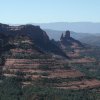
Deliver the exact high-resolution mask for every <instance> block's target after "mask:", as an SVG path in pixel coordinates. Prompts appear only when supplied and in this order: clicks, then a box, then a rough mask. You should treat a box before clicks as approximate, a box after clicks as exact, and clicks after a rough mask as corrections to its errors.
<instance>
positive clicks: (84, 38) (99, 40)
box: [44, 29, 100, 46]
mask: <svg viewBox="0 0 100 100" xmlns="http://www.w3.org/2000/svg"><path fill="white" fill-rule="evenodd" d="M44 30H45V31H46V33H47V34H48V36H49V37H50V39H54V40H56V41H57V40H59V39H60V36H61V34H62V33H64V31H57V30H51V29H44ZM71 37H73V38H75V39H77V40H79V41H80V42H83V43H86V44H89V45H93V46H100V34H99V33H98V34H89V33H76V32H73V31H71Z"/></svg>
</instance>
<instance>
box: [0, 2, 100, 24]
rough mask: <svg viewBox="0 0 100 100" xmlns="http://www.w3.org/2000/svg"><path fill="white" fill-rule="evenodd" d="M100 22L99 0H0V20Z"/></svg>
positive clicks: (13, 22)
mask: <svg viewBox="0 0 100 100" xmlns="http://www.w3.org/2000/svg"><path fill="white" fill-rule="evenodd" d="M80 21H81V22H84V21H90V22H100V0H0V22H1V23H8V24H25V23H48V22H80Z"/></svg>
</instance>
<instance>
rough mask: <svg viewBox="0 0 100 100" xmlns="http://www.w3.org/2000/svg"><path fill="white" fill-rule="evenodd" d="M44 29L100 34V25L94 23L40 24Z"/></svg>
mask: <svg viewBox="0 0 100 100" xmlns="http://www.w3.org/2000/svg"><path fill="white" fill-rule="evenodd" d="M36 25H40V26H41V28H42V29H52V30H59V31H66V30H70V31H74V32H78V33H79V32H82V33H100V23H93V22H55V23H38V24H36Z"/></svg>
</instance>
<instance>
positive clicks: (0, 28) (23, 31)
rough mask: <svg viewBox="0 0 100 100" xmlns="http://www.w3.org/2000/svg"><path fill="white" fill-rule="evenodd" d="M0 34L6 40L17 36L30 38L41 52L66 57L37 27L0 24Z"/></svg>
mask: <svg viewBox="0 0 100 100" xmlns="http://www.w3.org/2000/svg"><path fill="white" fill-rule="evenodd" d="M1 34H4V35H6V36H7V37H8V39H11V38H15V37H16V36H17V35H27V36H29V37H31V38H32V40H33V42H34V43H35V45H37V47H38V48H39V49H41V50H42V51H44V52H49V53H53V54H56V55H60V56H64V57H67V56H66V55H65V54H64V52H63V51H62V50H61V49H60V48H59V47H58V46H57V45H56V44H55V43H54V42H52V41H51V40H50V39H49V37H48V35H47V34H46V32H45V31H43V30H42V29H41V28H40V27H39V26H33V25H21V26H9V25H6V24H0V35H1Z"/></svg>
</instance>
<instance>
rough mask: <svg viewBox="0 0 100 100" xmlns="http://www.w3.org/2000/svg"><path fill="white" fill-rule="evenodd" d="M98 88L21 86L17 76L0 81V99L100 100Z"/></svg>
mask: <svg viewBox="0 0 100 100" xmlns="http://www.w3.org/2000/svg"><path fill="white" fill-rule="evenodd" d="M99 90H100V89H99V88H98V89H91V90H90V89H86V90H63V89H55V88H50V87H46V86H45V87H41V86H27V87H24V88H22V87H21V84H20V81H19V80H18V78H13V77H12V78H4V79H3V80H2V81H0V100H100V94H99V93H98V91H99Z"/></svg>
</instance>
